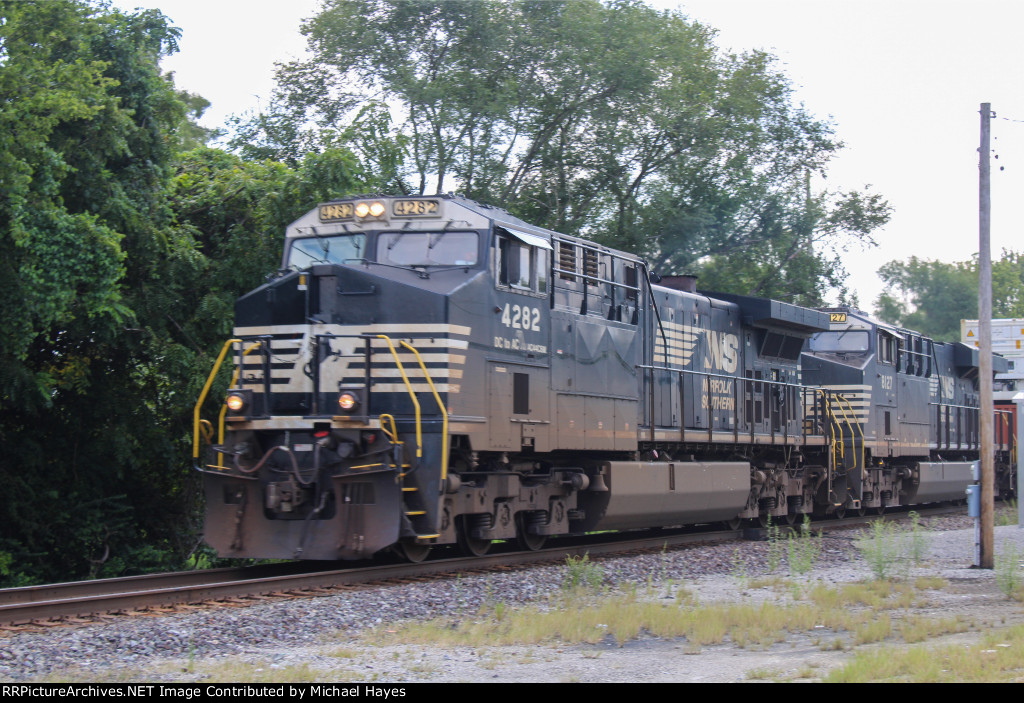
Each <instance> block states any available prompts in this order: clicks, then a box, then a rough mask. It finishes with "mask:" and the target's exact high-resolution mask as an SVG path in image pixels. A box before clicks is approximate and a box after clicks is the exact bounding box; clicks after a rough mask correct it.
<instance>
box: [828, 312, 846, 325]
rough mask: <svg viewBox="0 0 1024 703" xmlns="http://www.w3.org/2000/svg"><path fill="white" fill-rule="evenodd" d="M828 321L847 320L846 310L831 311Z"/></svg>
mask: <svg viewBox="0 0 1024 703" xmlns="http://www.w3.org/2000/svg"><path fill="white" fill-rule="evenodd" d="M828 321H829V322H831V323H836V322H846V313H845V312H830V313H829V314H828Z"/></svg>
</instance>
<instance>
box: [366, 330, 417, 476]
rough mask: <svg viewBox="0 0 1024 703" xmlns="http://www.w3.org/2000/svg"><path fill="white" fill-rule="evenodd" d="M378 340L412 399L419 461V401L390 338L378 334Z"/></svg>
mask: <svg viewBox="0 0 1024 703" xmlns="http://www.w3.org/2000/svg"><path fill="white" fill-rule="evenodd" d="M377 338H378V339H383V340H384V341H385V342H387V345H388V349H390V350H391V356H392V357H393V358H394V360H395V364H396V365H397V366H398V373H400V374H402V381H403V382H404V383H405V389H406V390H407V391H409V397H410V398H412V404H413V406H414V407H415V408H416V458H417V459H419V458H421V457H422V456H423V429H422V427H421V419H420V401H418V400H417V399H416V393H415V392H414V391H413V389H412V384H411V383H409V377H408V376H406V375H405V367H404V366H402V360H401V359H399V358H398V352H397V351H395V345H394V344H392V343H391V338H390V337H388V336H387V335H386V334H378V335H377Z"/></svg>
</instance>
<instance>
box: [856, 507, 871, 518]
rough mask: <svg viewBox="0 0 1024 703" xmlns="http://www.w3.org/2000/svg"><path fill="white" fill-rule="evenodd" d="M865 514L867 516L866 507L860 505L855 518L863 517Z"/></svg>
mask: <svg viewBox="0 0 1024 703" xmlns="http://www.w3.org/2000/svg"><path fill="white" fill-rule="evenodd" d="M867 514H868V509H867V507H866V506H864V505H861V506H860V507H859V508H857V517H864V516H865V515H867Z"/></svg>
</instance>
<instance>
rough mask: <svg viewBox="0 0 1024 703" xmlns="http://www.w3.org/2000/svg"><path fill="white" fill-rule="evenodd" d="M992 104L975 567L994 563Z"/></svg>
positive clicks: (982, 276) (983, 219)
mask: <svg viewBox="0 0 1024 703" xmlns="http://www.w3.org/2000/svg"><path fill="white" fill-rule="evenodd" d="M991 121H992V105H991V103H982V104H981V147H980V148H979V149H978V157H979V158H978V171H979V176H980V178H979V183H978V341H979V342H980V344H979V352H978V353H979V355H980V357H981V359H980V360H979V363H978V373H979V374H980V375H981V378H980V381H981V408H980V410H979V412H980V413H981V421H980V423H979V426H980V431H981V555H980V563H979V564H977V566H979V567H981V568H982V569H991V568H993V567H994V566H995V533H994V530H995V518H994V515H993V512H994V502H995V489H994V485H995V481H994V478H993V477H994V475H995V466H994V464H995V447H994V446H993V443H994V441H995V440H994V437H993V427H992V423H993V416H994V415H995V408H994V407H993V403H992V251H991V249H992V246H991V241H990V239H991V232H990V230H991V223H992V219H991V209H992V198H991V193H990V191H991V180H992V175H991V169H990V167H989V154H990V153H991V148H990V146H989V138H990V135H991Z"/></svg>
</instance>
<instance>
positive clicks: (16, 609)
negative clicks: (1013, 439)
mask: <svg viewBox="0 0 1024 703" xmlns="http://www.w3.org/2000/svg"><path fill="white" fill-rule="evenodd" d="M963 510H964V508H963V507H960V506H957V507H939V508H932V509H929V510H919V511H918V512H919V513H920V514H921V515H923V516H927V515H940V514H945V513H950V512H960V511H963ZM899 516H900V514H899V513H897V514H894V515H887V517H899ZM871 519H872V518H871V517H847V518H845V519H843V520H829V521H825V522H815V523H814V528H815V529H824V530H832V529H844V528H848V527H852V526H856V525H860V524H864V523H865V522H869V521H870V520H871ZM780 527H782V528H785V527H786V526H785V525H782V526H780ZM763 533H764V530H762V529H759V528H751V527H746V528H742V529H739V530H726V531H707V530H704V531H700V532H693V531H692V530H691V531H685V532H684V531H682V530H661V531H658V532H653V533H652V532H645V533H643V536H642V537H636V536H635V533H634V534H626V535H622V534H619V535H614V537H616V538H617V539H614V540H609V539H608V538H609V535H591V536H588V537H585V538H578V539H560V540H557V543H556V544H555V545H554V546H552V547H550V548H548V549H542V550H538V551H535V552H512V551H508V552H500V551H499V552H497V553H494V554H488V555H486V556H483V557H461V556H460V557H451V558H445V557H442V558H436V559H431V560H428V561H425V562H422V563H420V564H409V563H396V564H376V563H375V564H373V565H365V564H357V565H348V566H346V567H345V568H336V567H337V563H336V562H328V563H321V562H290V563H284V564H271V565H261V566H255V567H243V568H227V569H207V570H203V571H184V572H175V573H166V574H150V575H144V576H129V577H125V578H117V579H99V580H93V581H77V582H71V583H58V584H47V585H42V586H26V587H22V588H9V589H0V627H8V628H9V627H12V626H19V625H26V624H33V623H35V624H39V623H43V622H46V623H50V624H59V623H60V622H73V621H74V620H75V619H80V618H83V617H90V616H98V615H104V614H112V613H125V612H131V611H145V610H152V609H158V608H166V607H173V606H181V605H189V604H191V605H194V604H200V603H210V602H215V601H232V600H234V601H235V602H238V601H239V600H241V599H259V598H265V597H271V596H272V597H295V596H301V595H310V594H314V593H317V592H320V593H330V592H331V591H330V589H339V588H345V587H352V586H356V585H361V584H372V583H384V582H388V581H397V580H409V579H423V578H431V577H436V576H439V575H443V574H451V573H467V572H473V571H482V570H490V569H502V568H512V567H519V566H526V565H532V564H539V563H544V562H550V563H560V562H563V561H564V560H565V559H566V558H567V557H571V556H583V555H584V554H589V555H591V556H609V555H613V554H624V553H629V552H634V551H644V550H652V549H655V550H660V549H665V548H669V547H677V546H680V545H686V544H695V543H702V542H712V541H724V540H734V539H739V538H746V539H760V538H762V537H763Z"/></svg>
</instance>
